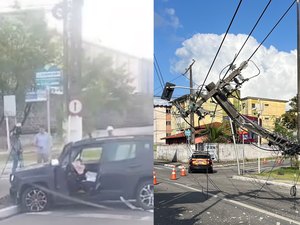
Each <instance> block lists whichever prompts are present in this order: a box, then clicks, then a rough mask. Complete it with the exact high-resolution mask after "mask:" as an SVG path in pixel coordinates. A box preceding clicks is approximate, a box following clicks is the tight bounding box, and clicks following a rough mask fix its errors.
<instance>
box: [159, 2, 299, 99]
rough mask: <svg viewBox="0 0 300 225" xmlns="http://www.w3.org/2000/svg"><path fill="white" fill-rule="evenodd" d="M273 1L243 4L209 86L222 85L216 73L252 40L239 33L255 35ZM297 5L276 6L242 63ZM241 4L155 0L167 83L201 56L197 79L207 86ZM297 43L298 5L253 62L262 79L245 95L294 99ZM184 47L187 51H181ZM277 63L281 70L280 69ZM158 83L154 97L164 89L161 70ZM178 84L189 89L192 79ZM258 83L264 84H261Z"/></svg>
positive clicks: (176, 94) (160, 46) (161, 68)
mask: <svg viewBox="0 0 300 225" xmlns="http://www.w3.org/2000/svg"><path fill="white" fill-rule="evenodd" d="M268 2H269V1H268V0H243V1H242V4H241V6H240V9H239V11H238V13H237V16H236V18H235V20H234V22H233V24H232V27H231V29H230V30H229V33H230V34H232V37H231V38H229V39H227V40H226V41H225V42H227V45H228V46H227V47H228V48H227V51H226V52H222V51H221V53H220V55H219V56H218V58H217V61H216V69H215V70H213V71H212V73H211V74H212V76H211V77H209V78H208V82H210V81H215V82H216V81H217V80H216V79H215V78H216V74H217V73H219V72H220V70H221V69H220V68H223V67H224V66H226V65H227V64H229V63H230V60H231V58H233V57H234V55H235V53H237V49H239V48H240V47H241V44H242V42H243V40H244V39H245V37H246V36H238V35H239V34H244V35H248V34H249V32H250V31H251V29H252V27H253V25H254V24H255V22H256V21H257V19H258V17H259V16H260V14H261V12H262V11H263V9H264V7H265V6H266V5H267V3H268ZM292 2H293V1H291V0H286V1H282V0H273V1H272V2H271V4H270V6H269V8H268V9H267V11H266V13H265V14H264V16H263V18H262V19H261V21H260V23H259V24H258V26H257V28H256V29H255V31H254V32H253V34H252V38H253V40H252V42H251V43H249V44H247V45H246V46H247V49H246V48H245V51H244V55H241V58H240V60H241V61H242V60H245V59H246V57H247V56H249V55H250V54H251V53H252V52H253V51H254V49H255V47H256V46H257V44H259V43H260V42H261V41H262V40H263V39H264V38H265V36H266V35H267V33H268V32H269V31H270V30H271V28H272V27H273V26H274V25H275V23H276V22H277V21H278V19H279V18H280V17H281V16H282V15H283V13H284V12H285V10H286V9H287V8H288V7H289V6H290V5H291V3H292ZM238 3H239V0H227V1H224V0H201V1H200V0H186V1H183V0H154V18H155V23H154V26H155V28H154V54H155V56H156V58H157V60H158V65H159V67H160V70H161V72H162V75H163V78H164V81H165V82H166V81H170V80H172V79H174V78H176V77H177V76H179V75H180V73H183V72H184V70H185V68H187V67H188V65H189V62H192V58H195V59H196V62H195V70H194V76H195V81H197V83H202V81H203V79H204V77H205V75H206V73H207V71H208V68H209V66H210V64H211V62H212V60H213V57H214V54H215V53H216V51H217V49H218V47H219V45H220V43H221V40H222V38H221V35H222V34H224V33H225V31H226V29H227V27H228V25H229V23H230V20H231V18H232V16H233V14H234V12H235V9H236V7H237V5H238ZM197 34H198V36H197ZM200 34H202V35H200ZM207 34H215V35H212V36H211V35H210V36H209V35H207ZM296 41H297V39H296V4H294V6H293V7H292V9H291V10H290V11H289V13H288V14H287V16H286V17H285V18H284V19H283V20H282V22H281V23H280V24H279V25H278V27H277V28H276V29H275V30H274V32H273V33H272V34H271V36H270V37H269V38H268V39H267V41H266V42H265V43H264V45H263V48H261V49H260V50H259V51H261V52H258V53H257V54H256V56H255V58H254V59H253V61H255V63H256V64H257V65H258V67H259V69H260V70H261V75H260V76H259V77H258V78H256V80H255V81H254V80H253V82H252V83H250V84H248V86H246V87H245V90H244V93H245V95H247V96H250V95H251V96H256V97H269V98H279V99H285V100H288V99H289V98H291V97H292V96H293V95H295V94H296V83H295V79H296V78H295V75H296V74H295V71H296V70H295V66H296V65H295V59H296V58H295V51H294V52H293V50H295V49H296V48H297V43H296ZM208 45H209V46H208ZM230 46H232V50H231V47H230ZM271 46H272V47H271ZM206 48H207V49H206ZM178 49H181V50H180V51H179V52H177V53H176V51H178ZM243 57H244V58H243ZM218 64H219V65H218ZM274 65H277V66H278V68H277V67H276V69H275V68H274ZM180 71H181V72H180ZM252 72H253V71H252ZM213 74H214V75H213ZM154 80H155V87H154V94H155V95H160V94H161V91H162V90H161V85H160V83H159V81H158V77H157V74H156V72H155V70H154ZM287 81H289V82H287ZM284 82H287V83H286V84H287V85H286V86H287V87H286V88H284V89H283V88H282V87H281V86H280V85H281V84H282V83H284ZM174 83H176V84H177V85H184V86H188V85H189V81H188V80H187V79H186V78H184V77H183V76H182V77H180V78H178V79H176V80H175V81H174ZM257 83H260V84H261V86H260V87H259V85H258V86H257V85H256V84H257ZM266 84H268V85H269V84H270V86H269V87H270V90H266ZM187 92H188V90H185V91H184V90H176V91H175V93H174V95H175V96H178V95H181V94H184V93H187ZM242 93H243V89H242ZM242 95H243V94H242Z"/></svg>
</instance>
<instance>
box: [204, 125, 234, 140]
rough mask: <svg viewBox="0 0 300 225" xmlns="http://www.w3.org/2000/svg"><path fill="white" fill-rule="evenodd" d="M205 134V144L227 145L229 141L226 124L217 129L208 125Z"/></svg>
mask: <svg viewBox="0 0 300 225" xmlns="http://www.w3.org/2000/svg"><path fill="white" fill-rule="evenodd" d="M228 131H229V132H228ZM205 133H206V134H207V138H206V140H205V142H206V143H228V141H230V130H228V127H227V126H226V124H222V125H221V126H219V127H217V126H209V125H208V126H207V127H206V129H205Z"/></svg>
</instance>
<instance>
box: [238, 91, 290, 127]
mask: <svg viewBox="0 0 300 225" xmlns="http://www.w3.org/2000/svg"><path fill="white" fill-rule="evenodd" d="M241 102H242V110H241V113H242V114H244V115H247V116H253V117H257V118H259V119H260V121H261V126H262V127H264V128H266V129H268V130H270V131H272V130H274V123H275V120H276V119H277V118H279V117H281V116H282V115H283V114H284V113H285V112H286V104H287V102H288V101H285V100H279V99H269V98H257V97H250V96H249V97H245V98H242V99H241Z"/></svg>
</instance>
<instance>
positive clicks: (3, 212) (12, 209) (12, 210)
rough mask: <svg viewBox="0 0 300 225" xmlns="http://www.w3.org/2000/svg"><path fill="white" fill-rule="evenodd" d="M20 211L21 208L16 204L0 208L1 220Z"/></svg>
mask: <svg viewBox="0 0 300 225" xmlns="http://www.w3.org/2000/svg"><path fill="white" fill-rule="evenodd" d="M19 212H20V208H19V207H18V206H16V205H13V206H9V207H6V208H3V209H0V220H3V219H5V218H8V217H11V216H14V215H16V214H18V213H19Z"/></svg>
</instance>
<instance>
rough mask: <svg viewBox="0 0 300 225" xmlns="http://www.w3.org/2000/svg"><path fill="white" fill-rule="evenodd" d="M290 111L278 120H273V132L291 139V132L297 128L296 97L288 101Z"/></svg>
mask: <svg viewBox="0 0 300 225" xmlns="http://www.w3.org/2000/svg"><path fill="white" fill-rule="evenodd" d="M289 105H290V109H289V110H288V111H287V112H286V113H285V114H283V115H282V116H281V117H280V118H279V119H276V120H275V129H274V131H275V132H277V133H280V134H282V135H284V136H286V137H289V138H293V132H294V131H295V130H296V128H297V114H296V113H297V97H293V98H292V99H291V100H290V103H289Z"/></svg>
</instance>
